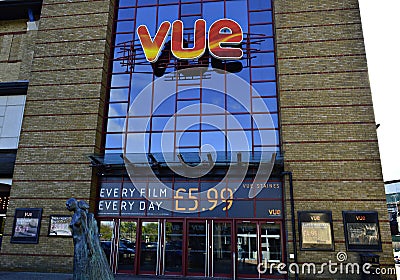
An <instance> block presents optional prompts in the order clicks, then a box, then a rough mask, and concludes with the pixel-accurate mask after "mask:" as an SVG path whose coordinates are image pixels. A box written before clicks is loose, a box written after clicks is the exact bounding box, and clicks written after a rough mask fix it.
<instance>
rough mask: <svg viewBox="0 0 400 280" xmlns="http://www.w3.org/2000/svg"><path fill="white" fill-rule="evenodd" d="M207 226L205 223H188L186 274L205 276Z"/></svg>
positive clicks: (206, 267)
mask: <svg viewBox="0 0 400 280" xmlns="http://www.w3.org/2000/svg"><path fill="white" fill-rule="evenodd" d="M207 229H208V226H207V222H206V221H196V222H188V230H187V244H188V247H187V274H188V275H202V276H206V275H207V269H208V266H207V259H208V254H207V249H208V241H209V240H208V230H207Z"/></svg>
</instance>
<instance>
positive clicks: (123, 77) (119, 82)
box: [111, 74, 130, 87]
mask: <svg viewBox="0 0 400 280" xmlns="http://www.w3.org/2000/svg"><path fill="white" fill-rule="evenodd" d="M129 82H130V81H129V74H119V75H113V76H112V79H111V87H127V86H129Z"/></svg>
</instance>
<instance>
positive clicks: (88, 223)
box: [66, 198, 114, 280]
mask: <svg viewBox="0 0 400 280" xmlns="http://www.w3.org/2000/svg"><path fill="white" fill-rule="evenodd" d="M66 206H67V209H68V210H69V211H73V212H74V215H73V216H72V221H71V223H70V225H69V226H70V228H71V230H72V237H73V241H74V277H73V279H74V280H114V276H113V274H112V272H111V270H110V267H109V265H108V262H107V259H106V257H105V254H104V251H103V249H102V248H101V246H100V240H99V234H98V227H97V222H96V219H95V218H94V215H93V214H92V213H89V212H88V209H89V205H88V204H87V203H86V202H85V201H79V202H78V201H77V200H76V199H75V198H70V199H68V200H67V203H66Z"/></svg>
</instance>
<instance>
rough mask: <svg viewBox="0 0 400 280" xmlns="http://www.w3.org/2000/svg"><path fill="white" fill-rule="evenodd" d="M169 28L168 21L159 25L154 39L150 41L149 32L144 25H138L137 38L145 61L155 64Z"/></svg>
mask: <svg viewBox="0 0 400 280" xmlns="http://www.w3.org/2000/svg"><path fill="white" fill-rule="evenodd" d="M170 28H171V24H170V23H169V22H168V21H164V22H163V23H161V25H160V28H159V29H158V30H157V33H156V35H155V36H154V39H151V37H150V34H149V30H148V29H147V26H146V25H140V26H139V27H138V28H137V34H138V36H139V40H140V43H141V44H142V48H143V51H144V55H145V56H146V59H147V61H149V62H155V61H157V59H158V57H159V56H160V53H161V49H162V47H163V46H164V44H165V40H166V39H167V35H168V33H169V30H170Z"/></svg>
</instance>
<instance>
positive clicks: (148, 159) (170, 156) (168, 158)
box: [88, 152, 283, 176]
mask: <svg viewBox="0 0 400 280" xmlns="http://www.w3.org/2000/svg"><path fill="white" fill-rule="evenodd" d="M88 157H89V159H90V161H91V167H97V168H99V172H98V173H99V175H110V176H112V175H120V173H123V174H125V173H126V171H125V161H124V157H125V160H126V162H127V163H128V164H133V165H135V166H137V167H138V166H141V165H143V166H151V167H152V168H153V169H157V170H158V171H160V172H162V171H163V170H166V169H169V166H171V165H175V166H180V165H182V166H183V165H187V166H197V165H199V164H209V165H214V167H213V169H214V170H215V169H219V170H226V168H228V167H229V166H232V165H244V164H248V166H249V168H257V167H258V166H259V165H260V164H271V163H274V170H277V171H278V170H283V157H282V155H281V154H280V153H278V154H277V153H275V152H214V153H202V154H199V153H195V152H186V153H147V154H133V153H128V154H125V155H123V154H120V153H107V154H103V155H100V154H91V155H88ZM273 173H274V171H273Z"/></svg>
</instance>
